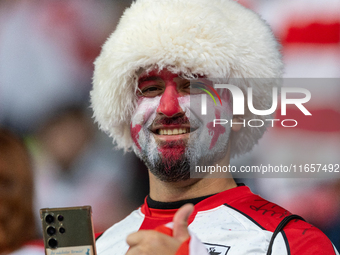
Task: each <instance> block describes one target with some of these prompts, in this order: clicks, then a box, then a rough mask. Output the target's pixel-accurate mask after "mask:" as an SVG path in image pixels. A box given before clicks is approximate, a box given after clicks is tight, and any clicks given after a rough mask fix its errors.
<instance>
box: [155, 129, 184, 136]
mask: <svg viewBox="0 0 340 255" xmlns="http://www.w3.org/2000/svg"><path fill="white" fill-rule="evenodd" d="M189 132H190V128H174V129H159V130H158V134H159V135H180V134H186V133H189Z"/></svg>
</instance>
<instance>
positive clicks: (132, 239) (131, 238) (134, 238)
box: [126, 230, 145, 247]
mask: <svg viewBox="0 0 340 255" xmlns="http://www.w3.org/2000/svg"><path fill="white" fill-rule="evenodd" d="M144 232H145V230H140V231H137V232H135V233H132V234H130V235H128V236H127V238H126V242H127V244H128V245H129V246H130V247H132V246H135V245H137V244H139V243H140V242H141V241H142V239H143V236H144Z"/></svg>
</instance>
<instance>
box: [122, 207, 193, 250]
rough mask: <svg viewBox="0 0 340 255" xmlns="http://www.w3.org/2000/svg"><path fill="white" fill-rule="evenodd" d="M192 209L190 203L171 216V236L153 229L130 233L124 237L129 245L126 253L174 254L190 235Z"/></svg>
mask: <svg viewBox="0 0 340 255" xmlns="http://www.w3.org/2000/svg"><path fill="white" fill-rule="evenodd" d="M193 210H194V206H193V205H192V204H186V205H184V206H182V207H181V208H180V209H178V211H177V212H176V214H175V216H174V218H173V224H174V225H173V235H172V237H171V236H168V235H166V234H163V233H160V232H158V231H155V230H140V231H138V232H135V233H133V234H130V235H129V236H128V237H127V239H126V242H127V243H128V245H129V246H130V249H129V250H128V252H127V253H126V255H156V254H161V255H175V254H176V252H177V250H178V248H179V247H180V246H181V244H182V243H183V242H184V241H186V240H187V239H188V238H189V237H190V235H189V231H188V218H189V216H190V215H191V213H192V212H193Z"/></svg>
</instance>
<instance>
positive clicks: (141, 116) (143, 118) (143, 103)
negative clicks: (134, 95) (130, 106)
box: [131, 97, 160, 126]
mask: <svg viewBox="0 0 340 255" xmlns="http://www.w3.org/2000/svg"><path fill="white" fill-rule="evenodd" d="M159 101H160V97H154V98H140V99H139V100H138V106H137V108H136V111H135V113H134V114H133V115H132V118H131V125H132V126H135V125H137V124H140V125H144V124H145V123H146V122H147V121H148V120H149V119H150V118H155V116H156V109H157V107H158V106H159Z"/></svg>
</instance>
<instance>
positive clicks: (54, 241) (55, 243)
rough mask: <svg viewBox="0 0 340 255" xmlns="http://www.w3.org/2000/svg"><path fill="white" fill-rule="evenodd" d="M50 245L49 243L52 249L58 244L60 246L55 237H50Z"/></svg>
mask: <svg viewBox="0 0 340 255" xmlns="http://www.w3.org/2000/svg"><path fill="white" fill-rule="evenodd" d="M48 245H49V246H50V247H51V248H52V249H54V248H57V246H58V241H57V240H56V239H55V238H50V239H49V240H48Z"/></svg>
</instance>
